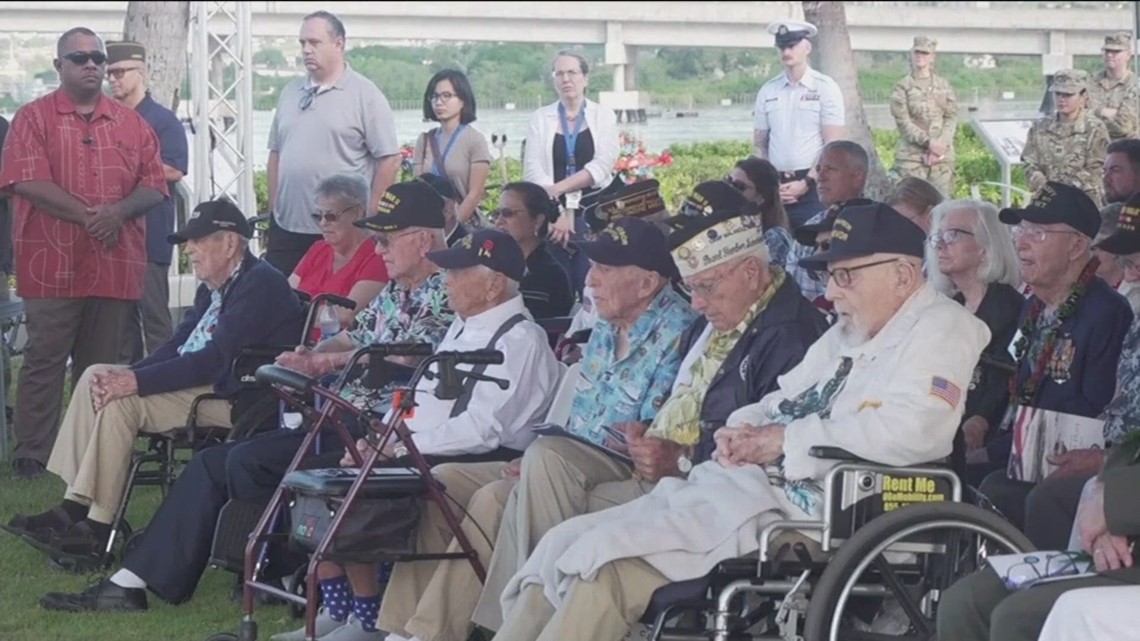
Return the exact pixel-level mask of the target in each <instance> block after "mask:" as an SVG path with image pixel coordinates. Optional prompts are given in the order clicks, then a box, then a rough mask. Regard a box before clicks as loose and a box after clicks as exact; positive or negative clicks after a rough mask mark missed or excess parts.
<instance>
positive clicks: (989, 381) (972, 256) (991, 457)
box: [926, 200, 1025, 487]
mask: <svg viewBox="0 0 1140 641" xmlns="http://www.w3.org/2000/svg"><path fill="white" fill-rule="evenodd" d="M926 272H927V274H928V277H929V278H930V281H931V283H932V284H933V285H934V286H935V288H937V289H938V290H939V291H941V292H942V293H944V294H946V295H947V296H951V297H953V298H954V300H956V301H958V302H959V303H961V304H962V305H964V306H965V307H966V309H968V310H969V311H970V312H972V313H973V314H974V315H975V316H977V317H978V319H979V320H981V321H982V322H984V323H985V324H986V326H987V327H989V329H990V336H991V338H990V343H989V345H988V346H986V349H985V351H984V352H982V358H981V360H980V361H979V363H978V366H977V367H976V368H975V369H974V377H973V379H972V380H971V382H970V389H969V391H968V393H967V394H966V410H965V413H964V414H963V416H964V417H965V420H964V421H963V422H962V429H961V430H960V431H959V435H958V439H959V440H958V443H956V446H955V448H954V454H953V458H954V461H953V464H954V468H955V470H956V471H958V473H959V474H960V475H964V476H963V479H962V480H963V482H968V483H969V484H970V485H973V486H974V487H977V486H979V485H980V484H981V482H982V479H983V478H985V476H986V474H988V473H989V472H991V471H993V470H995V469H1000V468H1001V467H1004V465H1005V462H1006V460H1007V457H1008V454H1009V452H1008V451H1005V452H1001V451H997V450H999V449H1001V448H1000V445H999V444H996V443H994V435H995V434H996V433H997V432H998V430H997V427H998V424H999V423H1000V422H1001V419H1002V416H1003V414H1004V413H1005V410H1006V407H1007V406H1008V405H1009V388H1008V384H1009V377H1010V376H1011V375H1012V374H1013V371H1014V367H1015V365H1014V362H1013V357H1012V356H1010V353H1009V344H1010V343H1011V342H1012V341H1013V336H1014V334H1015V333H1017V328H1018V320H1019V319H1020V317H1021V309H1022V307H1023V306H1024V305H1025V297H1024V296H1022V295H1021V293H1020V292H1019V291H1018V290H1017V285H1019V284H1020V282H1021V275H1020V273H1019V270H1018V262H1017V254H1016V253H1015V252H1014V248H1013V240H1012V238H1011V237H1010V233H1009V228H1008V227H1007V226H1005V225H1003V224H1002V223H1001V222H1000V221H999V220H998V210H997V208H996V207H994V206H993V205H991V204H989V203H986V202H982V201H976V200H952V201H947V202H943V203H941V204H939V205H938V206H936V207H935V208H934V209H933V211H932V212H931V234H930V241H929V243H928V245H927V248H926ZM990 445H993V448H991V449H994V450H995V451H992V452H990V451H988V449H987V446H990ZM1006 445H1008V443H1007V444H1006Z"/></svg>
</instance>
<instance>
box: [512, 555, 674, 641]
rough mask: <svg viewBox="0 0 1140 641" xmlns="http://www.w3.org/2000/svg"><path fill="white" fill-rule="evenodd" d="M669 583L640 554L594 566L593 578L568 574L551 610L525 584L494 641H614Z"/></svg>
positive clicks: (538, 593)
mask: <svg viewBox="0 0 1140 641" xmlns="http://www.w3.org/2000/svg"><path fill="white" fill-rule="evenodd" d="M668 583H669V579H666V578H665V575H664V574H661V573H660V572H658V571H657V570H656V569H654V568H653V566H651V565H649V564H648V563H646V562H645V561H643V560H642V559H636V558H634V559H621V560H618V561H614V562H612V563H607V564H605V565H603V566H602V567H601V569H600V570H598V574H597V576H595V577H594V580H593V581H583V580H582V579H574V580H573V582H572V583H571V584H570V589H569V590H568V591H567V593H566V597H565V599H564V600H563V601H562V605H561V607H559V608H558V609H557V610H556V609H555V608H554V607H553V606H552V605H551V604H550V602H549V601H547V600H546V597H545V596H543V594H542V586H539V585H529V586H527V587H526V589H524V590H523V592H522V594H521V595H520V596H519V600H518V601H516V602H515V607H514V609H513V610H511V611H510V612H507V613H505V614H506V620H505V621H504V622H503V626H502V627H501V628H499V631H498V633H497V634H495V641H620V640H621V638H622V637H623V636H625V634H626V632H628V631H629V629H630V627H631V626H632V625H633V624H634V623H637V620H638V619H640V618H641V615H642V614H644V613H645V608H647V607H648V606H649V601H650V599H652V598H653V593H654V592H655V591H656V590H657V588H660V587H661V586H663V585H666V584H668Z"/></svg>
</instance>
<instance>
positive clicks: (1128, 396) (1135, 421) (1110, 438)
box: [1104, 320, 1140, 444]
mask: <svg viewBox="0 0 1140 641" xmlns="http://www.w3.org/2000/svg"><path fill="white" fill-rule="evenodd" d="M1104 419H1105V421H1104V440H1105V443H1112V444H1115V443H1120V442H1121V441H1123V440H1124V437H1126V436H1128V434H1130V433H1131V432H1134V431H1136V430H1140V320H1136V321H1133V322H1132V327H1130V328H1128V334H1127V336H1126V337H1125V338H1124V348H1123V349H1121V350H1120V361H1119V362H1118V363H1117V366H1116V396H1114V397H1113V399H1112V401H1111V402H1109V404H1108V407H1105V408H1104Z"/></svg>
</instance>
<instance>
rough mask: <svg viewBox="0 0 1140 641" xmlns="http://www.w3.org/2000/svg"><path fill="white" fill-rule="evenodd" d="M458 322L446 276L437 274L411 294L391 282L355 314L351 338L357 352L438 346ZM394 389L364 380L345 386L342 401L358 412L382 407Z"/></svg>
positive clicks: (402, 286)
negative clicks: (392, 346) (378, 346)
mask: <svg viewBox="0 0 1140 641" xmlns="http://www.w3.org/2000/svg"><path fill="white" fill-rule="evenodd" d="M453 320H455V312H454V311H452V309H451V305H450V302H449V300H448V297H447V289H446V288H445V287H444V286H443V274H442V273H440V272H436V273H435V274H432V275H431V276H429V277H428V279H427V280H425V281H424V282H423V283H421V284H420V285H419V287H416V288H415V289H414V290H410V289H408V288H407V287H405V286H404V285H401V284H399V283H397V282H396V281H394V280H391V281H388V284H387V285H385V286H384V289H382V290H380V294H379V295H377V296H376V298H373V299H372V302H370V303H368V307H365V308H364V309H362V310H360V312H358V313H357V314H356V319H355V320H354V321H353V323H352V327H351V328H350V329H349V330H348V337H349V338H351V339H352V344H353V345H354V346H356V347H357V348H361V347H365V346H367V345H373V344H378V343H430V344H432V345H433V346H434V345H439V343H440V341H442V340H443V337H444V336H445V335H446V334H447V329H448V328H449V327H450V326H451V321H453ZM391 388H392V386H391V385H389V386H388V387H386V388H384V389H379V390H377V389H370V388H368V387H367V386H366V385H365V384H364V380H363V379H362V378H356V379H354V380H351V381H349V382H348V383H346V384H345V386H344V388H343V389H342V390H341V394H340V395H341V397H342V398H344V399H346V400H349V401H350V402H352V403H353V405H355V406H356V407H358V408H361V409H365V408H367V407H375V406H378V405H379V406H383V405H386V403H387V398H389V397H390V393H389V392H390V389H391Z"/></svg>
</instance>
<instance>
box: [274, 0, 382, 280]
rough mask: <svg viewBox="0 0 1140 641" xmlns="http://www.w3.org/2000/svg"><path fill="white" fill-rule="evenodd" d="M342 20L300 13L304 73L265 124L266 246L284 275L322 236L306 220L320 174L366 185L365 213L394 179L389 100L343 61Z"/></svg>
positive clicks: (283, 92) (323, 13) (373, 208)
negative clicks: (355, 176) (351, 175)
mask: <svg viewBox="0 0 1140 641" xmlns="http://www.w3.org/2000/svg"><path fill="white" fill-rule="evenodd" d="M344 53H345V31H344V23H342V22H341V21H340V19H339V18H337V17H336V16H334V15H333V14H331V13H329V12H327V11H316V12H314V13H311V14H309V15H307V16H305V19H304V21H302V23H301V54H302V55H303V56H304V62H305V69H306V70H307V71H308V74H307V75H306V76H305V77H303V78H298V79H296V80H294V81H293V82H291V83H289V84H288V85H287V86H286V87H285V88H284V89H282V90H281V97H280V98H278V100H277V111H276V112H275V113H274V115H273V125H272V127H271V128H270V130H269V161H268V163H267V165H268V166H267V169H268V172H267V173H268V174H269V209H270V211H271V212H272V216H271V218H270V224H269V246H268V248H267V252H266V260H267V261H268V262H269V264H271V265H273V266H274V267H276V268H277V269H279V270H281V272H282V273H283V274H285V275H289V274H292V273H293V269H294V268H295V267H296V266H297V263H298V262H300V260H301V257H302V256H304V255H305V252H306V251H308V250H309V247H310V246H311V245H312V244H313V243H315V242H316V241H317V240H318V239H319V238H320V237H321V233H320V232H321V230H320V227H319V226H318V225H317V223H315V222H314V221H313V219H312V213H313V210H314V207H315V206H316V205H315V204H314V199H315V191H316V187H317V183H319V182H320V181H321V179H322V178H324V177H326V176H329V175H331V174H335V173H339V172H357V173H359V174H360V175H362V176H364V177H365V178H366V179H367V180H368V181H369V183H371V185H372V200H371V203H370V207H369V210H368V211H369V212H373V213H374V212H375V211H376V201H377V199H379V197H380V195H381V194H383V193H384V190H386V189H387V188H388V186H389V185H391V184H392V183H393V182H395V180H396V174H397V172H398V171H399V169H400V145H399V142H398V140H397V138H396V121H395V117H394V116H393V114H392V108H391V107H390V106H389V105H388V99H387V98H385V97H384V94H383V92H381V91H380V88H379V87H377V86H376V85H375V83H373V82H372V81H371V80H369V79H367V78H365V77H364V76H362V75H360V74H359V73H357V72H355V71H353V70H352V68H351V67H349V66H348V64H347V63H346V62H345V59H344Z"/></svg>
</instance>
